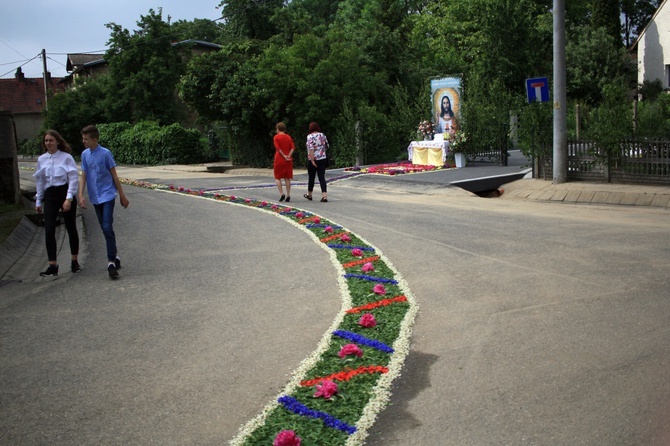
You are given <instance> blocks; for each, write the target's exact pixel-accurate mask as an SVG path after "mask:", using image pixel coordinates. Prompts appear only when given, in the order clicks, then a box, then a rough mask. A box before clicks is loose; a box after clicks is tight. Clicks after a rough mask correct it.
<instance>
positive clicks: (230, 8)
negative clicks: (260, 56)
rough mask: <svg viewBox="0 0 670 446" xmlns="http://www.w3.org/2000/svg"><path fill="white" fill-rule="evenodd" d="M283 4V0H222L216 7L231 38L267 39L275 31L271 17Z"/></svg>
mask: <svg viewBox="0 0 670 446" xmlns="http://www.w3.org/2000/svg"><path fill="white" fill-rule="evenodd" d="M283 5H284V1H283V0H224V1H222V2H221V3H219V6H218V7H219V8H221V16H222V17H223V19H224V20H225V24H226V26H225V28H224V29H225V32H226V33H227V34H228V35H229V36H230V37H231V38H233V39H235V38H242V39H254V40H267V39H269V38H270V37H272V36H274V35H275V34H276V33H277V29H276V28H275V25H274V24H273V23H272V20H271V18H272V16H274V14H275V12H276V11H277V10H278V9H280V8H282V7H283Z"/></svg>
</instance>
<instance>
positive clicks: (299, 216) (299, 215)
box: [295, 212, 305, 218]
mask: <svg viewBox="0 0 670 446" xmlns="http://www.w3.org/2000/svg"><path fill="white" fill-rule="evenodd" d="M304 216H305V214H303V213H302V212H298V213H297V214H295V218H302V217H304Z"/></svg>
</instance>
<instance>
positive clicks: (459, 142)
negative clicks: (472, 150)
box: [449, 130, 468, 153]
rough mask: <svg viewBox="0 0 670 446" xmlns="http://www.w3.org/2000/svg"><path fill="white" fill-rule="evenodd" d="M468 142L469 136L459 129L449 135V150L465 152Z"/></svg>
mask: <svg viewBox="0 0 670 446" xmlns="http://www.w3.org/2000/svg"><path fill="white" fill-rule="evenodd" d="M467 142H468V137H467V135H466V134H465V132H463V131H462V130H457V131H455V132H453V133H452V134H450V137H449V150H451V151H452V152H454V153H459V152H464V151H465V145H466V144H467Z"/></svg>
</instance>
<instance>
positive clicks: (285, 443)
mask: <svg viewBox="0 0 670 446" xmlns="http://www.w3.org/2000/svg"><path fill="white" fill-rule="evenodd" d="M272 446H300V437H298V436H297V435H296V434H295V432H294V431H286V430H285V431H281V432H279V433H278V434H277V436H276V437H275V441H274V442H273V443H272Z"/></svg>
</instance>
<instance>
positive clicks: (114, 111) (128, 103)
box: [105, 9, 185, 124]
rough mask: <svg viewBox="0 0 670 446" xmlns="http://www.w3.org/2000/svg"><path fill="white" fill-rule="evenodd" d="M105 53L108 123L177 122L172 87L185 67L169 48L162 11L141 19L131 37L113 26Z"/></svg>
mask: <svg viewBox="0 0 670 446" xmlns="http://www.w3.org/2000/svg"><path fill="white" fill-rule="evenodd" d="M106 26H107V27H108V28H109V29H110V30H111V31H112V32H111V36H110V40H109V42H108V44H109V45H110V49H109V50H108V51H107V53H105V59H107V61H108V62H109V80H110V88H111V90H110V92H109V93H108V94H107V97H106V106H107V109H108V110H109V112H110V114H111V120H112V121H129V122H137V121H139V120H143V119H153V120H156V121H158V122H159V123H161V124H171V123H173V122H175V121H178V120H179V119H180V117H181V116H180V110H179V108H178V106H177V104H176V101H175V87H176V85H177V82H178V81H179V77H180V76H181V75H182V74H183V72H184V70H185V65H184V63H183V62H182V59H181V57H180V56H179V54H178V53H177V51H176V50H175V49H174V48H173V47H172V44H171V40H172V38H173V34H172V33H171V30H170V25H169V24H168V23H167V22H165V21H163V17H162V10H161V9H159V10H158V12H155V11H154V10H153V9H150V10H149V14H147V15H146V16H141V18H140V20H139V21H138V22H137V26H138V29H137V30H135V31H134V32H133V34H132V35H131V34H130V32H129V31H128V30H127V29H124V28H122V27H121V26H120V25H117V24H115V23H109V24H107V25H106Z"/></svg>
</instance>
